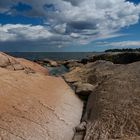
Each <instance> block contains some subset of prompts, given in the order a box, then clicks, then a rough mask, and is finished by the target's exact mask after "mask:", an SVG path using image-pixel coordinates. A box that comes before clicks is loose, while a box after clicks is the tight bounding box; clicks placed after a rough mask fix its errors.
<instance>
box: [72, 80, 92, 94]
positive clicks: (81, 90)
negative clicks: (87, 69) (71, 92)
mask: <svg viewBox="0 0 140 140" xmlns="http://www.w3.org/2000/svg"><path fill="white" fill-rule="evenodd" d="M74 85H75V86H76V91H75V92H76V94H78V95H81V96H88V95H89V94H90V93H92V92H93V90H94V89H95V86H93V85H92V84H89V83H76V84H74Z"/></svg>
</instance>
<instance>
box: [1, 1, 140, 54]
mask: <svg viewBox="0 0 140 140" xmlns="http://www.w3.org/2000/svg"><path fill="white" fill-rule="evenodd" d="M139 18H140V4H139V0H128V1H125V0H114V1H113V0H112V1H110V0H102V1H98V0H81V1H79V0H40V1H38V0H30V1H28V0H15V1H13V0H4V1H2V2H0V51H47V52H49V51H58V52H59V51H60V52H61V51H70V52H73V51H74V52H77V51H83V52H85V51H104V50H106V49H110V48H140V19H139Z"/></svg>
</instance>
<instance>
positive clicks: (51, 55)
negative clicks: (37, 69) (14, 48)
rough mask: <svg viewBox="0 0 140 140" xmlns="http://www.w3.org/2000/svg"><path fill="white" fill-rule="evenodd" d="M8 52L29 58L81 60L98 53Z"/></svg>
mask: <svg viewBox="0 0 140 140" xmlns="http://www.w3.org/2000/svg"><path fill="white" fill-rule="evenodd" d="M6 53H7V52H6ZM7 54H9V55H11V56H14V57H19V58H25V59H29V60H36V59H44V58H49V59H52V60H70V59H74V60H80V59H82V58H86V57H88V56H91V55H93V54H97V53H95V52H8V53H7Z"/></svg>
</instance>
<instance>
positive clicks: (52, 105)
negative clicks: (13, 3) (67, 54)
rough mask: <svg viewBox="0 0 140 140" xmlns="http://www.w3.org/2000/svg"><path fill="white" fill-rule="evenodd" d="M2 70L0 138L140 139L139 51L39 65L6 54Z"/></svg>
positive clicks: (1, 64)
mask: <svg viewBox="0 0 140 140" xmlns="http://www.w3.org/2000/svg"><path fill="white" fill-rule="evenodd" d="M5 56H6V57H8V60H7V61H6V59H7V58H4V57H5ZM9 58H10V63H9ZM3 59H4V60H3ZM11 60H12V61H11ZM13 61H14V62H13ZM37 63H38V64H37ZM41 65H42V66H43V67H42V66H41ZM0 67H1V68H0V69H1V74H2V75H4V76H2V77H1V80H0V82H1V90H0V96H1V98H0V103H1V104H0V108H1V110H2V111H1V112H0V114H1V117H0V137H1V138H3V139H4V140H5V139H6V140H20V139H24V140H28V139H29V138H30V139H31V140H45V139H48V140H139V139H140V75H139V73H140V53H139V52H121V53H116V52H111V53H103V54H100V55H93V56H90V57H88V58H84V59H82V60H66V61H53V60H49V59H47V58H46V59H43V60H35V62H30V61H28V60H25V59H16V58H13V57H10V56H7V55H6V54H3V53H1V54H0ZM44 67H45V68H44ZM5 73H8V76H7V75H5ZM48 75H50V76H48ZM21 77H22V78H21ZM7 78H8V80H7V81H6V79H7ZM16 81H18V82H16ZM7 82H9V83H8V84H9V86H8V89H7V88H6V87H7V86H6V85H7ZM11 83H12V84H11ZM31 83H32V84H31ZM15 85H16V86H15ZM20 85H22V86H20ZM68 85H69V86H68ZM31 87H32V88H31ZM70 87H72V89H73V90H72V89H71V88H70ZM21 89H24V90H25V91H26V93H25V92H23V90H21ZM10 91H11V92H10ZM5 94H6V95H5ZM19 94H20V95H19ZM75 94H76V95H75ZM26 96H27V97H26ZM8 98H9V100H8ZM19 98H21V99H20V100H19ZM11 100H12V101H11ZM8 101H9V102H8ZM56 103H57V104H56ZM83 104H84V105H83ZM3 106H4V108H3ZM45 108H47V109H45ZM9 113H10V116H9ZM3 114H4V115H3ZM11 114H12V115H15V114H16V117H13V116H11ZM4 118H6V119H5V120H4ZM11 118H12V119H11ZM50 118H51V119H50ZM27 119H28V121H27ZM23 120H26V121H24V125H23V126H19V127H18V125H19V122H20V124H22V121H23ZM10 121H11V122H10ZM34 122H35V123H36V124H37V125H40V126H41V128H40V126H34V125H33V124H32V123H34ZM28 126H30V128H28ZM26 128H28V129H29V132H30V133H27V132H26V130H25V129H26ZM42 129H45V130H42ZM34 131H35V132H36V134H35V135H34Z"/></svg>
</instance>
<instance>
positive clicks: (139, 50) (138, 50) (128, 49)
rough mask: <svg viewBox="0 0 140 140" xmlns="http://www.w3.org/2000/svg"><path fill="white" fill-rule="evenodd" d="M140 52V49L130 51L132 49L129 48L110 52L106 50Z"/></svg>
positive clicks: (115, 50)
mask: <svg viewBox="0 0 140 140" xmlns="http://www.w3.org/2000/svg"><path fill="white" fill-rule="evenodd" d="M136 51H137V52H140V48H137V49H130V48H127V49H108V50H105V52H136Z"/></svg>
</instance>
